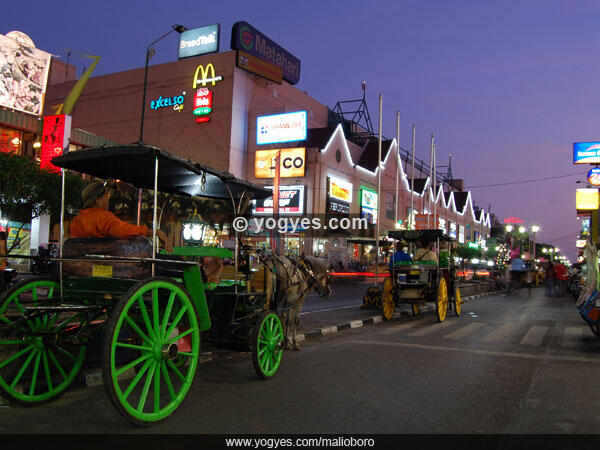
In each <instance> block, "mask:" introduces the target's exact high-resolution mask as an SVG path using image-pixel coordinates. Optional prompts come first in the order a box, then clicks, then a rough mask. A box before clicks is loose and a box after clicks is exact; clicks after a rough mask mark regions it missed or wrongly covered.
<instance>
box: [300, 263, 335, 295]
mask: <svg viewBox="0 0 600 450" xmlns="http://www.w3.org/2000/svg"><path fill="white" fill-rule="evenodd" d="M299 261H300V262H301V263H302V264H300V268H301V270H303V271H304V273H305V274H306V276H307V278H308V279H309V280H310V281H311V284H312V285H316V286H317V289H318V290H319V293H321V294H322V293H323V288H322V285H321V283H322V282H323V279H325V278H329V275H330V273H329V269H327V270H325V271H324V272H323V275H322V276H321V278H320V279H319V280H317V278H316V277H315V274H314V272H313V268H312V264H311V263H310V261H309V260H307V259H306V258H304V257H303V256H300V259H299ZM312 285H311V286H309V288H312Z"/></svg>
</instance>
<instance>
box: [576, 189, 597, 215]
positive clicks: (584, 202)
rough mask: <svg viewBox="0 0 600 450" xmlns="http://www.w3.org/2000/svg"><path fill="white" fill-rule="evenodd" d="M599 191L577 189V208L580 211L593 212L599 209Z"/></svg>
mask: <svg viewBox="0 0 600 450" xmlns="http://www.w3.org/2000/svg"><path fill="white" fill-rule="evenodd" d="M599 199H600V198H599V197H598V189H577V190H576V191H575V208H576V209H577V210H578V211H593V210H596V209H598V207H599V206H600V201H599Z"/></svg>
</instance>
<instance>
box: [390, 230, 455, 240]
mask: <svg viewBox="0 0 600 450" xmlns="http://www.w3.org/2000/svg"><path fill="white" fill-rule="evenodd" d="M388 236H389V237H391V238H392V239H396V240H398V241H408V242H415V241H422V242H433V241H437V240H438V239H439V240H440V241H448V242H453V241H455V240H456V239H454V238H452V237H450V236H447V235H445V234H444V232H443V231H442V230H398V231H389V232H388Z"/></svg>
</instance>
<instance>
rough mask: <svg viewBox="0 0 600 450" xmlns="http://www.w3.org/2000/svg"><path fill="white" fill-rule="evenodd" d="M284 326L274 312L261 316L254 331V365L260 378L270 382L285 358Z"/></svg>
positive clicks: (267, 312)
mask: <svg viewBox="0 0 600 450" xmlns="http://www.w3.org/2000/svg"><path fill="white" fill-rule="evenodd" d="M283 340H284V336H283V325H282V324H281V319H280V318H279V316H278V315H277V314H275V313H274V312H270V311H266V312H264V313H262V314H261V316H260V319H259V321H258V325H257V326H256V327H255V328H254V330H253V331H252V364H253V365H254V370H256V373H257V374H258V376H259V377H261V378H262V379H264V380H268V379H269V378H271V377H273V375H275V373H277V369H279V366H280V364H281V358H282V357H283Z"/></svg>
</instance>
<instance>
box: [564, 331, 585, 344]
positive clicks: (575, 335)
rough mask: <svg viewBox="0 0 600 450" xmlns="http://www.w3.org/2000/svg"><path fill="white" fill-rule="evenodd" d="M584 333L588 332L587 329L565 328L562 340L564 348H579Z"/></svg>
mask: <svg viewBox="0 0 600 450" xmlns="http://www.w3.org/2000/svg"><path fill="white" fill-rule="evenodd" d="M584 332H587V330H586V329H585V327H565V331H564V333H563V340H562V345H563V347H579V346H580V345H581V339H582V338H583V336H584Z"/></svg>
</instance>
